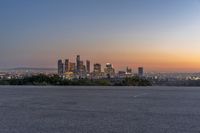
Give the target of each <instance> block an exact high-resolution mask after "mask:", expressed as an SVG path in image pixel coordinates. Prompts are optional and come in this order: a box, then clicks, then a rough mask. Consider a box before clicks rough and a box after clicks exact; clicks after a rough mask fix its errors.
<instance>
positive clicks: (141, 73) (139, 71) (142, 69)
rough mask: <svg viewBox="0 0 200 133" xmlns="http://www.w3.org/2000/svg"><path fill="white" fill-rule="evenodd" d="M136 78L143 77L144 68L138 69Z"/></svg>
mask: <svg viewBox="0 0 200 133" xmlns="http://www.w3.org/2000/svg"><path fill="white" fill-rule="evenodd" d="M138 76H139V77H143V76H144V68H143V67H138Z"/></svg>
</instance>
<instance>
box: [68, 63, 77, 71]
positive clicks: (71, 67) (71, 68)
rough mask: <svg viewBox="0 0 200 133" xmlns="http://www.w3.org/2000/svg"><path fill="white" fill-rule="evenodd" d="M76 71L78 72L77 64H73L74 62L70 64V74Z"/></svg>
mask: <svg viewBox="0 0 200 133" xmlns="http://www.w3.org/2000/svg"><path fill="white" fill-rule="evenodd" d="M75 70H76V63H72V62H70V63H69V72H73V73H74V72H75Z"/></svg>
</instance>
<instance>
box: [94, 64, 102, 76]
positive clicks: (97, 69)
mask: <svg viewBox="0 0 200 133" xmlns="http://www.w3.org/2000/svg"><path fill="white" fill-rule="evenodd" d="M94 74H95V75H100V74H101V64H99V63H96V64H94Z"/></svg>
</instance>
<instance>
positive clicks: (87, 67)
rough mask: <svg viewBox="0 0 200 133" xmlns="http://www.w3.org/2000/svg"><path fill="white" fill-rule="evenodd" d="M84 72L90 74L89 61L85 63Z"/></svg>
mask: <svg viewBox="0 0 200 133" xmlns="http://www.w3.org/2000/svg"><path fill="white" fill-rule="evenodd" d="M86 72H87V73H90V61H89V60H87V61H86Z"/></svg>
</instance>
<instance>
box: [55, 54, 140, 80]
mask: <svg viewBox="0 0 200 133" xmlns="http://www.w3.org/2000/svg"><path fill="white" fill-rule="evenodd" d="M90 66H91V64H90V61H89V60H86V63H84V61H82V60H81V58H80V55H77V56H76V62H70V61H69V59H65V61H64V62H63V61H62V60H61V59H60V60H58V74H59V75H60V76H63V77H64V78H67V79H73V78H97V79H99V78H115V77H127V76H133V75H134V74H133V72H132V69H130V68H128V67H127V69H126V71H119V72H118V73H115V69H114V68H113V65H112V64H111V63H106V66H105V68H104V71H102V66H101V64H100V63H95V64H94V65H93V71H92V72H91V69H90ZM143 75H144V74H143V67H139V68H138V76H143Z"/></svg>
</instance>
